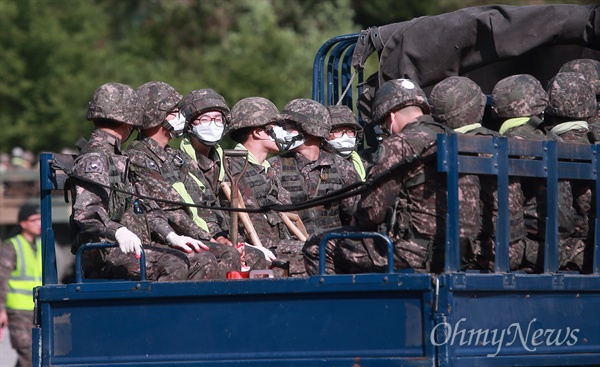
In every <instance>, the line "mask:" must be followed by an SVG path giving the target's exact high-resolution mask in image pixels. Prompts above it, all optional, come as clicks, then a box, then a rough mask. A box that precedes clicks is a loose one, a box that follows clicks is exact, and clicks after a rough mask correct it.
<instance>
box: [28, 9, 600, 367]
mask: <svg viewBox="0 0 600 367" xmlns="http://www.w3.org/2000/svg"><path fill="white" fill-rule="evenodd" d="M426 40H428V41H426ZM432 42H435V46H433V45H432ZM374 51H377V54H378V57H379V61H378V64H379V67H378V68H377V71H376V73H375V74H374V76H371V77H370V78H367V80H366V81H365V80H364V77H363V75H362V73H364V70H361V67H363V66H364V63H365V60H366V58H367V57H368V56H369V55H370V54H372V53H373V52H374ZM599 51H600V7H599V6H575V5H551V6H550V5H549V6H532V7H507V6H489V7H477V8H467V9H463V10H459V11H457V12H453V13H448V14H442V15H439V16H431V17H422V18H417V19H414V20H411V21H408V22H401V23H397V24H393V25H387V26H382V27H375V28H371V29H368V30H365V31H363V32H361V33H357V34H352V35H345V36H339V37H335V38H333V39H331V40H329V41H327V42H326V43H325V44H324V45H323V47H322V48H321V49H320V50H319V51H318V52H317V55H316V58H315V65H314V88H313V99H315V100H318V101H321V102H323V103H325V104H333V103H337V102H338V100H341V103H345V104H347V105H349V106H351V107H352V108H355V109H356V104H358V106H359V110H361V111H363V114H362V115H361V116H364V117H365V118H368V106H369V103H368V102H369V95H371V96H372V94H370V93H372V90H373V89H375V88H376V87H377V85H379V83H381V82H383V81H385V80H388V79H392V78H398V77H408V78H411V79H413V80H415V81H416V82H418V83H420V84H421V85H423V87H424V88H425V89H427V88H428V87H431V86H433V85H434V84H435V83H436V82H437V81H439V80H441V79H443V78H444V77H446V76H449V75H467V76H469V77H472V79H473V80H475V81H477V82H478V83H479V84H480V85H481V86H482V88H483V89H484V91H486V92H489V90H490V88H491V87H490V86H493V84H494V82H495V81H497V80H499V79H500V78H502V77H503V76H505V75H510V74H507V73H513V74H514V73H517V72H521V73H522V72H528V71H529V70H531V71H530V72H529V73H531V74H534V75H536V76H537V77H538V78H541V79H543V78H544V75H547V76H549V75H551V74H552V73H555V72H556V71H557V70H558V67H559V66H560V65H561V64H562V63H563V62H564V61H567V60H568V59H574V58H580V57H591V58H596V59H598V56H599ZM550 56H552V57H551V58H549V59H547V58H546V57H550ZM525 60H529V61H528V62H526V61H525ZM549 60H550V61H549ZM353 64H354V65H355V66H358V67H357V70H358V71H357V72H356V73H353V72H352V65H353ZM537 66H540V68H539V69H538V68H537ZM544 73H546V74H544ZM353 74H355V75H356V76H355V77H353ZM354 78H357V82H355V81H354V80H353V79H354ZM357 100H358V101H357ZM364 108H366V110H363V109H364ZM364 111H367V112H364ZM484 153H485V154H484ZM599 154H600V148H599V147H598V145H592V144H590V145H581V144H580V145H575V144H566V143H557V142H528V141H509V140H507V139H506V138H495V137H480V138H478V137H464V136H457V135H446V134H442V135H440V136H439V137H438V154H437V160H438V170H439V171H441V172H444V173H445V174H446V175H447V182H448V206H449V208H452V210H449V213H448V218H449V220H448V221H447V223H448V224H447V238H446V248H445V251H446V259H445V268H444V272H443V273H441V274H431V273H419V272H414V271H410V269H408V270H402V271H397V270H394V266H393V256H391V255H390V256H388V258H389V261H388V269H387V271H386V272H385V273H369V274H339V275H326V274H325V271H324V264H323V263H322V264H321V267H320V268H321V271H320V274H319V275H316V276H310V277H304V278H269V279H242V280H227V281H205V282H170V283H169V282H167V283H156V282H149V281H146V280H144V279H143V277H142V279H141V280H122V281H115V280H106V281H103V280H94V281H91V280H86V279H84V277H83V276H82V274H81V270H80V254H81V252H80V253H79V254H78V255H77V276H76V281H75V282H74V283H71V284H59V283H58V279H57V272H56V264H55V250H54V247H53V246H52V245H51V244H53V243H54V241H53V236H54V231H53V219H52V203H53V201H52V197H53V195H62V192H63V191H62V189H63V188H64V183H65V180H66V175H65V174H64V173H63V172H61V170H60V169H59V168H58V167H60V166H64V165H68V164H69V162H70V161H72V157H70V156H62V155H59V154H53V153H43V154H41V156H40V180H41V181H40V191H41V208H42V227H43V234H42V235H43V256H44V273H43V286H42V287H39V288H36V290H35V304H36V312H35V314H36V321H35V325H36V326H35V328H34V330H33V345H34V348H33V350H34V356H33V357H34V365H35V366H106V365H110V366H132V365H152V366H167V365H169V366H170V365H186V366H307V365H309V366H348V367H350V366H352V367H358V366H452V367H458V366H465V367H466V366H573V365H580V366H584V365H585V366H598V365H600V317H598V312H599V311H598V310H600V250H599V248H598V247H599V245H600V230H599V228H598V225H599V224H598V221H597V220H596V222H595V238H594V241H593V243H592V244H590V245H589V246H592V249H593V259H592V262H593V264H592V269H591V271H590V273H589V274H580V273H577V272H563V271H560V270H559V267H558V245H557V242H558V228H557V214H558V210H559V208H558V207H557V205H556V200H555V198H556V195H557V182H558V180H561V179H572V180H588V181H590V182H592V183H593V185H592V187H593V188H594V190H595V191H596V192H598V189H599V188H600V187H599V186H600V180H599V178H598V172H600V169H599V168H600V166H599V165H600V163H599V160H598V159H597V157H598V156H599ZM525 156H526V157H527V158H519V157H525ZM59 163H60V164H59ZM463 173H473V174H486V175H492V176H493V177H496V178H497V180H498V196H499V211H498V220H497V228H498V229H499V231H498V238H497V243H496V261H495V264H496V265H495V269H494V270H495V271H493V272H474V271H462V270H461V269H460V266H459V262H460V259H459V257H460V248H459V241H458V233H459V224H458V223H457V221H455V220H452V218H457V217H458V215H457V211H459V210H460V205H459V201H458V188H457V186H458V176H459V174H463ZM512 176H519V177H525V178H526V179H527V178H530V177H535V178H539V179H543V180H546V183H547V187H548V189H547V195H548V203H549V205H548V216H547V218H546V224H547V225H546V227H547V232H546V239H547V240H546V243H545V244H544V246H543V248H542V250H543V251H544V266H543V272H542V273H538V274H527V273H522V272H514V271H510V270H509V266H508V243H507V242H508V238H507V237H508V236H507V233H508V208H507V206H508V204H507V202H508V185H507V184H506V183H507V182H508V179H509V177H512ZM595 201H596V202H595V208H596V209H595V210H596V213H595V214H596V216H595V217H596V218H598V215H597V211H598V210H599V209H598V208H600V198H598V196H596V197H595ZM336 237H339V238H357V237H377V238H381V239H383V240H385V241H386V243H387V244H388V247H389V248H390V249H391V246H392V244H391V242H390V241H389V239H387V237H385V236H384V235H382V234H379V233H372V232H362V233H347V232H340V233H333V234H331V235H328V236H326V238H325V239H324V240H327V239H329V238H336ZM94 246H102V244H92V245H88V246H87V247H88V248H89V247H94ZM80 251H81V250H80ZM322 253H323V251H322ZM390 254H391V251H390ZM321 258H323V256H321ZM141 262H142V264H143V258H142V259H141Z"/></svg>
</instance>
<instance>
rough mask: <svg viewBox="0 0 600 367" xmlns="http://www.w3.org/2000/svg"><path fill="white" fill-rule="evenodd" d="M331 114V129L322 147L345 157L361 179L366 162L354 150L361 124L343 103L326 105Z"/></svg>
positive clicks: (364, 172)
mask: <svg viewBox="0 0 600 367" xmlns="http://www.w3.org/2000/svg"><path fill="white" fill-rule="evenodd" d="M327 109H328V110H329V114H330V115H331V131H330V132H329V136H328V137H327V138H326V139H325V142H324V144H323V148H325V149H326V150H328V151H330V152H332V153H335V154H337V155H339V156H340V157H343V158H346V159H347V160H348V161H349V162H350V163H352V166H353V167H354V169H355V170H356V173H357V174H358V176H359V177H360V179H361V180H362V181H364V180H365V177H366V169H365V164H366V162H365V161H363V159H362V158H361V157H360V156H359V155H358V152H356V145H357V142H358V141H359V140H360V139H361V138H362V130H363V129H362V126H360V124H359V123H358V119H357V118H356V115H354V113H353V112H352V110H351V109H350V107H348V106H344V105H336V106H327Z"/></svg>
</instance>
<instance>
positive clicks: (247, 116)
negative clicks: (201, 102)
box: [225, 97, 306, 277]
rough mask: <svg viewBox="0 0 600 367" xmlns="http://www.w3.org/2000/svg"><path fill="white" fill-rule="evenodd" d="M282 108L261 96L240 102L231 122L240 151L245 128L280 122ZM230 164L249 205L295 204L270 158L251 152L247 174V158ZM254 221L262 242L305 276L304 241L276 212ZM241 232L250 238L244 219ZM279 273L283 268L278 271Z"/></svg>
mask: <svg viewBox="0 0 600 367" xmlns="http://www.w3.org/2000/svg"><path fill="white" fill-rule="evenodd" d="M278 119H279V111H278V110H277V107H276V106H275V105H274V104H273V102H271V101H269V100H268V99H265V98H261V97H250V98H245V99H242V100H241V101H239V102H238V103H236V105H235V106H233V108H232V109H231V122H230V125H229V133H230V134H231V136H232V139H233V140H235V141H238V144H237V145H236V147H235V149H236V150H246V148H245V147H244V145H243V142H242V141H240V139H238V138H237V137H236V135H237V134H239V133H242V132H243V131H244V130H245V129H252V128H256V127H264V126H267V125H269V124H273V123H275V122H277V120H278ZM225 160H226V162H227V163H226V164H227V167H228V169H229V172H230V174H231V176H232V178H233V180H236V181H238V182H239V184H238V185H239V186H238V189H239V191H240V193H241V196H242V198H243V199H244V204H245V205H246V207H247V208H257V207H260V206H268V205H274V204H291V203H292V202H291V199H290V194H289V192H288V191H287V190H285V189H284V188H283V187H282V186H281V182H280V180H279V177H278V176H276V175H275V173H274V170H273V169H271V165H270V164H269V162H268V161H264V162H263V163H262V164H260V163H259V162H258V160H257V159H256V158H255V157H254V156H253V155H252V153H251V152H248V163H247V166H246V170H245V172H244V175H243V176H242V177H241V178H240V174H241V173H242V170H243V169H244V165H245V164H246V159H245V158H243V157H226V158H225ZM248 216H249V217H250V220H251V221H252V224H253V226H254V229H255V230H256V233H257V234H258V237H259V239H260V242H261V244H262V245H263V246H264V247H266V248H268V249H270V250H271V251H272V252H273V253H274V254H275V256H277V259H278V260H282V261H289V262H290V269H289V274H290V276H296V277H297V276H304V275H306V270H305V268H304V258H303V256H302V246H304V241H299V240H298V239H297V238H295V237H293V236H292V235H291V234H290V232H289V230H288V228H287V227H286V225H285V223H284V222H283V220H282V219H281V218H280V217H279V215H278V214H277V213H276V212H273V211H269V212H266V213H248ZM239 226H240V232H242V233H245V235H246V238H247V239H249V238H250V236H249V235H248V233H247V231H246V230H245V228H244V226H243V224H242V223H241V222H240V224H239ZM276 274H277V275H279V271H277V273H276Z"/></svg>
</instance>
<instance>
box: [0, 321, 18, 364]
mask: <svg viewBox="0 0 600 367" xmlns="http://www.w3.org/2000/svg"><path fill="white" fill-rule="evenodd" d="M16 361H17V353H15V351H14V350H13V349H12V347H11V346H10V336H9V335H8V329H4V337H3V338H2V341H0V367H14V365H15V363H16Z"/></svg>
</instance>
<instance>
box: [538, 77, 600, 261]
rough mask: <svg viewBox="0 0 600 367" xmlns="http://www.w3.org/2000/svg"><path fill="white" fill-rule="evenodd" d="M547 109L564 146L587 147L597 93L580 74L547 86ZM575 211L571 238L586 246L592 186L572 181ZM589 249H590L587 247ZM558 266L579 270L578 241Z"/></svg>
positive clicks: (554, 130)
mask: <svg viewBox="0 0 600 367" xmlns="http://www.w3.org/2000/svg"><path fill="white" fill-rule="evenodd" d="M548 96H549V106H548V108H547V109H546V114H547V115H548V116H550V117H551V119H552V120H553V122H554V123H555V126H553V127H552V130H551V132H552V133H553V134H554V135H556V136H559V137H560V139H561V141H564V142H567V143H577V144H589V143H590V139H589V137H588V136H589V126H588V123H587V122H586V121H587V120H588V119H590V118H592V117H593V116H595V114H596V92H595V90H594V88H593V87H592V85H591V84H590V83H588V82H587V80H586V79H585V77H584V75H583V74H580V73H574V72H560V73H558V74H557V75H556V76H555V77H554V78H552V80H550V83H549V84H548ZM571 188H572V192H573V206H574V210H575V223H574V226H575V231H574V233H573V234H572V236H571V237H573V238H574V239H580V240H581V241H583V242H585V241H588V239H590V238H591V237H589V236H590V227H592V226H590V224H591V223H593V221H592V219H591V218H590V214H591V207H592V183H591V182H587V181H581V180H573V181H571ZM588 247H589V246H588ZM561 255H563V256H562V257H561V259H559V260H560V264H561V265H563V266H565V267H566V268H568V269H572V270H582V269H583V262H584V249H583V248H581V243H580V242H578V241H574V240H572V241H570V243H569V246H568V248H566V249H565V251H564V252H563V253H562V254H561Z"/></svg>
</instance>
